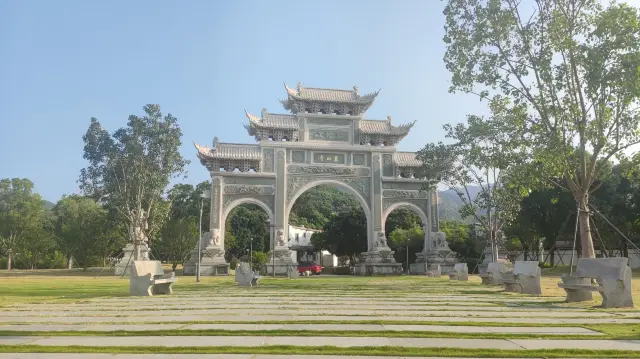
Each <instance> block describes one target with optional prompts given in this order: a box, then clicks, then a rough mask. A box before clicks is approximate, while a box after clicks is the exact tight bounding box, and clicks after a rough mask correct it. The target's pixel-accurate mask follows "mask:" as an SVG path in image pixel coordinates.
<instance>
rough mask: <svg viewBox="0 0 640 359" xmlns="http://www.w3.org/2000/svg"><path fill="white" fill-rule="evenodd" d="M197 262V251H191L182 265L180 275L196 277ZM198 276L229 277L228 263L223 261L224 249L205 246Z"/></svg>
mask: <svg viewBox="0 0 640 359" xmlns="http://www.w3.org/2000/svg"><path fill="white" fill-rule="evenodd" d="M197 261H198V250H197V249H194V250H192V251H191V256H190V257H189V260H188V261H186V262H185V263H184V269H183V272H182V274H184V275H196V271H197ZM200 275H206V276H216V275H222V276H224V275H229V263H227V262H226V261H225V259H224V249H222V248H220V246H211V245H210V246H207V247H206V248H204V249H203V250H202V259H201V261H200Z"/></svg>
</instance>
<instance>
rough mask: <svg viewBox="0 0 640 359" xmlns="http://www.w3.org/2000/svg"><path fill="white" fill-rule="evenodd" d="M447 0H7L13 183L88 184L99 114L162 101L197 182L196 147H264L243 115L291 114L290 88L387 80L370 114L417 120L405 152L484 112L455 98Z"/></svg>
mask: <svg viewBox="0 0 640 359" xmlns="http://www.w3.org/2000/svg"><path fill="white" fill-rule="evenodd" d="M443 6H444V5H443V3H442V2H440V1H436V0H395V1H374V0H351V1H344V0H342V1H340V0H338V1H329V0H324V1H300V0H298V1H278V0H269V1H257V0H256V1H222V0H220V1H195V0H191V1H108V2H107V1H101V2H99V1H70V0H64V1H50V0H46V1H45V0H40V1H38V0H32V1H22V0H3V1H0V111H1V115H0V125H1V127H0V129H1V130H0V178H6V177H27V178H29V179H31V180H32V181H33V182H34V183H35V185H36V190H37V191H38V192H39V193H40V194H41V195H42V196H43V198H44V199H47V200H49V201H52V202H55V201H57V200H58V199H59V198H60V197H61V196H62V195H63V194H65V193H67V194H68V193H74V192H77V191H78V185H77V179H78V174H79V171H80V169H81V168H82V167H84V166H85V165H86V163H85V161H84V160H83V159H82V148H83V142H82V135H83V134H84V133H85V131H86V129H87V127H88V125H89V120H90V118H91V117H96V118H98V120H99V121H100V122H101V123H102V125H103V126H104V127H106V128H107V129H108V130H109V131H113V130H115V129H117V128H119V127H122V126H124V125H125V124H126V120H127V117H128V115H129V114H132V113H136V114H141V113H142V106H143V105H145V104H148V103H157V104H160V105H161V106H162V109H163V111H164V112H170V113H171V114H173V115H174V116H176V117H177V118H178V119H179V121H180V126H181V128H182V130H183V134H184V136H183V147H182V154H183V155H184V156H185V157H186V158H187V159H189V160H191V161H192V162H191V164H190V165H189V166H188V168H187V170H188V178H187V179H186V180H184V181H185V182H189V183H193V184H195V183H198V182H200V181H203V180H205V179H207V178H208V173H207V171H206V170H205V168H204V167H202V166H201V165H200V164H199V162H198V161H197V159H196V157H195V149H194V148H193V145H192V142H194V141H195V142H197V143H200V144H205V145H211V141H212V139H213V137H214V136H218V137H219V138H220V141H223V142H244V143H254V140H253V138H252V137H249V135H248V134H247V133H246V131H245V129H244V128H243V127H242V123H245V122H246V121H247V120H246V118H245V117H244V113H243V109H247V110H248V111H250V112H252V113H254V114H259V112H260V110H261V109H262V108H263V107H265V108H267V110H269V111H270V112H284V109H282V106H281V105H280V103H279V102H278V98H285V97H286V94H285V90H284V87H283V85H282V82H283V81H286V82H287V83H288V84H289V86H291V87H294V86H295V85H296V84H297V83H298V81H301V82H302V83H303V84H304V85H305V86H309V87H333V88H345V89H350V88H351V87H352V86H354V85H357V86H359V88H360V92H361V93H364V92H370V91H374V90H377V89H379V88H382V92H381V93H380V95H379V96H378V99H377V100H376V102H375V104H374V105H373V106H372V107H371V109H370V110H369V111H368V112H367V117H368V118H372V119H384V118H386V116H387V115H391V116H393V121H394V123H405V122H409V121H413V120H417V123H416V126H415V127H414V128H413V130H412V132H411V133H410V135H409V136H408V137H407V138H406V139H405V140H404V141H403V142H402V143H401V144H400V145H399V146H398V148H399V149H400V150H418V149H419V148H421V147H422V146H424V144H425V143H427V142H432V141H438V140H442V139H443V136H444V135H443V131H442V125H443V124H444V123H448V122H462V121H464V119H465V115H466V114H468V113H480V112H484V111H483V109H484V105H483V104H481V103H479V102H478V100H477V99H476V98H474V97H473V96H470V95H469V96H466V95H451V94H449V93H448V91H447V90H448V87H449V78H450V75H449V73H448V72H447V70H446V69H445V68H444V64H443V61H442V56H443V54H444V44H443V43H442V35H443V32H444V30H443V25H444V17H443V15H442V9H443Z"/></svg>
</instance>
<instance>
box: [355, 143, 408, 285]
mask: <svg viewBox="0 0 640 359" xmlns="http://www.w3.org/2000/svg"><path fill="white" fill-rule="evenodd" d="M371 177H372V179H371V181H372V184H373V186H372V188H373V193H372V194H373V196H372V197H371V203H370V205H371V210H370V213H371V222H373V223H371V224H369V223H367V227H368V230H367V243H368V251H367V252H365V253H362V254H361V255H360V262H359V263H357V265H356V267H355V274H357V275H400V274H402V264H400V263H397V262H396V261H395V258H393V253H394V252H393V251H392V250H391V248H389V245H388V244H387V238H386V236H385V233H384V231H383V230H382V224H383V223H382V215H383V213H382V166H381V155H380V154H379V153H373V154H372V158H371ZM364 210H365V211H366V210H367V209H366V208H365V209H364Z"/></svg>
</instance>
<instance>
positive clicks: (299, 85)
mask: <svg viewBox="0 0 640 359" xmlns="http://www.w3.org/2000/svg"><path fill="white" fill-rule="evenodd" d="M296 89H297V90H298V93H300V90H302V82H300V81H298V86H297V88H296Z"/></svg>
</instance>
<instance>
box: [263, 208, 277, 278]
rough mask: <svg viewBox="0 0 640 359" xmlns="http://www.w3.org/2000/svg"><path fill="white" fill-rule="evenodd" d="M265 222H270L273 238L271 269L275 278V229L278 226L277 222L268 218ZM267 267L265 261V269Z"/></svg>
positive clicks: (270, 235)
mask: <svg viewBox="0 0 640 359" xmlns="http://www.w3.org/2000/svg"><path fill="white" fill-rule="evenodd" d="M265 222H267V223H269V239H271V271H272V272H273V273H272V276H273V277H274V278H275V276H276V257H275V252H276V238H275V233H273V229H274V228H275V227H276V225H275V224H272V223H271V220H269V219H268V220H266V221H265ZM266 269H267V267H266V263H265V270H266ZM267 273H269V271H267Z"/></svg>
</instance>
